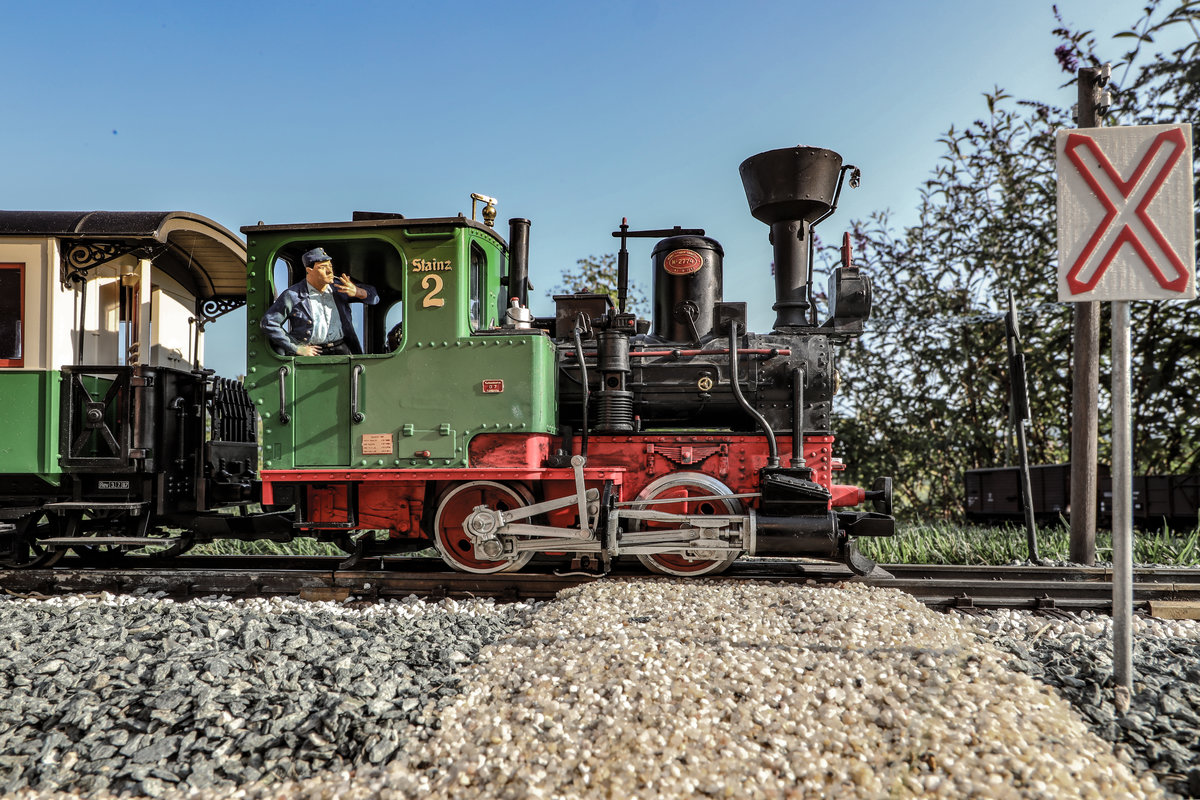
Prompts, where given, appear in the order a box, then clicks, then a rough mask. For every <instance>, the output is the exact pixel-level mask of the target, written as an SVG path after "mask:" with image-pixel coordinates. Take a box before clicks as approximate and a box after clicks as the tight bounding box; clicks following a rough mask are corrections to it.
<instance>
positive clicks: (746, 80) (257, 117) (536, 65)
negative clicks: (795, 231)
mask: <svg viewBox="0 0 1200 800" xmlns="http://www.w3.org/2000/svg"><path fill="white" fill-rule="evenodd" d="M1058 5H1059V8H1060V9H1061V10H1062V13H1063V16H1064V18H1065V19H1066V20H1067V22H1068V23H1070V24H1072V25H1074V26H1076V27H1080V28H1088V29H1093V30H1095V31H1097V33H1098V34H1100V38H1101V44H1102V47H1105V48H1107V50H1108V51H1109V52H1111V56H1112V58H1113V59H1114V60H1116V59H1117V57H1119V55H1120V53H1121V52H1122V51H1123V49H1124V48H1123V47H1122V46H1121V45H1120V43H1110V42H1109V39H1108V37H1109V36H1110V35H1111V34H1112V33H1115V32H1117V31H1119V30H1124V29H1125V28H1126V27H1128V26H1129V25H1131V24H1133V23H1134V22H1135V21H1136V20H1137V19H1138V18H1139V17H1140V16H1141V5H1142V4H1141V3H1139V2H1131V1H1130V0H1123V1H1122V2H1116V1H1115V0H1092V1H1091V2H1085V1H1084V0H1060V2H1059V4H1058ZM2 8H3V15H2V16H0V19H3V23H0V25H2V27H0V31H3V34H4V35H3V42H4V44H3V46H2V47H0V68H2V69H3V74H5V75H6V76H8V78H7V79H6V81H5V100H6V102H5V110H6V112H7V113H6V116H7V119H6V121H5V123H4V124H3V125H0V148H2V150H0V152H3V153H5V154H6V156H5V158H4V159H3V160H0V208H6V209H36V210H92V209H105V210H184V211H192V212H195V213H199V214H203V215H205V216H208V217H211V218H213V219H215V220H216V221H217V222H219V223H221V224H223V225H225V226H226V227H228V228H230V229H232V230H235V231H236V230H238V229H239V228H240V227H241V226H243V225H248V224H254V223H255V222H257V221H259V220H262V221H265V222H267V223H292V222H318V221H331V220H344V219H349V217H350V214H351V212H352V211H354V210H371V211H399V212H401V213H403V214H405V215H407V216H448V215H453V214H456V213H458V212H460V211H463V212H466V213H468V214H469V213H470V200H469V195H470V193H471V192H480V193H483V194H487V195H491V196H493V197H496V198H498V199H499V201H500V202H499V206H498V208H499V219H500V222H501V223H505V222H506V220H507V219H508V218H509V217H514V216H521V217H527V218H529V219H531V220H532V221H533V227H532V231H531V272H532V275H531V277H532V280H533V283H534V285H535V287H536V291H535V292H534V293H533V300H534V311H535V313H541V314H546V313H551V304H550V301H549V300H548V299H547V298H546V292H547V290H549V289H551V288H552V287H553V285H554V284H555V283H556V282H557V277H558V275H559V274H560V273H561V272H562V271H563V270H564V269H567V268H570V267H572V266H573V265H574V263H575V260H576V259H579V258H582V257H585V256H588V255H592V254H595V255H599V254H602V253H607V252H612V251H614V250H615V247H614V241H613V239H612V237H611V236H610V235H609V234H610V232H611V231H612V230H614V229H615V228H616V226H617V225H618V224H619V223H620V221H621V218H622V217H623V216H624V217H628V218H629V220H630V224H631V225H632V226H634V227H635V228H659V227H669V226H671V225H683V226H688V227H702V228H705V229H706V230H707V231H708V233H709V235H710V236H713V237H714V238H716V239H718V240H719V241H720V242H721V243H722V244H723V245H724V248H725V253H726V257H725V276H726V285H725V299H726V300H731V301H732V300H745V301H747V302H749V303H750V305H751V309H752V316H751V327H752V328H753V329H756V330H765V329H768V328H769V327H770V322H771V320H772V319H773V315H772V313H771V311H770V305H771V302H772V291H773V290H772V288H771V286H772V284H771V277H770V273H769V263H770V260H771V250H770V245H769V244H768V241H767V228H766V226H764V225H762V224H761V223H759V222H757V221H755V220H754V219H753V218H751V217H750V215H749V212H748V209H747V206H746V201H745V197H744V195H743V193H742V188H741V183H740V180H739V178H738V172H737V167H738V164H739V163H741V161H742V160H743V159H745V158H746V157H748V156H750V155H753V154H755V153H758V152H760V151H763V150H768V149H772V148H776V147H785V146H788V145H793V144H808V145H816V146H820V147H826V148H830V149H833V150H836V151H838V152H839V153H841V154H842V156H843V157H844V159H845V160H846V162H847V163H853V164H855V165H857V166H859V167H860V168H861V169H862V172H863V180H862V186H861V187H860V188H859V189H857V190H850V189H847V190H846V191H845V192H844V193H843V199H842V203H841V207H840V209H839V211H838V214H837V215H836V216H835V217H833V218H831V219H830V220H828V221H826V222H825V223H824V224H823V225H822V227H821V233H822V235H823V237H824V238H826V240H836V238H838V235H839V232H840V231H841V230H842V229H844V228H845V227H847V226H848V223H849V221H850V220H851V219H855V218H862V217H865V216H867V215H868V214H870V213H871V212H873V211H876V210H881V209H891V210H892V211H893V212H894V213H895V214H896V216H897V219H898V220H900V221H911V213H912V209H913V207H914V206H915V203H916V199H917V190H918V187H919V185H920V183H921V181H922V180H923V179H924V178H925V177H926V176H927V175H928V174H929V172H930V170H931V169H932V167H933V165H934V163H935V161H936V159H937V158H938V156H939V155H940V153H941V151H940V148H939V146H938V144H937V138H938V136H939V135H940V134H941V133H943V132H944V131H945V130H946V129H947V128H948V127H949V126H950V125H951V124H952V123H954V124H956V125H960V126H961V125H962V124H965V123H969V122H970V121H971V120H972V119H975V118H976V117H978V116H980V115H981V114H982V113H984V110H985V107H984V104H983V97H982V95H983V92H985V91H988V90H990V89H992V88H993V87H994V86H996V85H999V86H1002V87H1004V88H1005V89H1006V90H1007V91H1008V92H1009V93H1010V94H1013V95H1015V96H1017V97H1036V98H1038V99H1041V100H1044V101H1046V102H1050V103H1053V104H1057V105H1063V106H1066V105H1070V103H1071V102H1073V100H1074V89H1073V88H1067V89H1063V88H1059V87H1060V86H1061V84H1062V83H1063V82H1064V80H1065V77H1066V76H1064V75H1063V74H1062V73H1061V72H1059V70H1058V67H1057V64H1056V62H1055V60H1054V58H1053V55H1052V51H1053V48H1054V45H1055V44H1056V41H1055V39H1054V38H1053V37H1052V36H1051V35H1050V30H1051V28H1052V27H1054V19H1053V16H1052V14H1051V6H1050V3H1049V2H1045V1H1044V0H1009V2H1006V3H995V2H975V1H974V0H957V2H949V1H942V0H935V1H931V2H916V1H915V0H914V1H913V2H866V1H865V0H863V1H860V2H842V3H837V2H821V3H817V2H782V1H777V2H765V1H764V2H753V1H749V2H741V3H720V2H710V1H709V0H699V1H697V2H688V3H683V2H658V1H656V0H643V1H642V2H633V1H632V0H621V1H620V2H593V3H570V2H512V3H497V2H494V1H493V2H486V3H475V2H467V1H464V2H457V3H431V2H399V1H397V2H390V3H382V2H379V3H374V2H372V3H366V2H343V3H338V4H334V3H324V2H302V1H300V0H296V1H294V2H287V3H283V2H249V1H247V2H239V3H232V2H208V3H204V4H197V3H192V4H183V3H164V2H161V0H160V1H159V2H154V3H150V2H100V1H99V0H96V1H94V2H87V3H66V2H61V3H55V2H45V3H41V4H33V3H17V2H14V0H5V2H4V3H3V5H2ZM498 227H501V229H502V230H504V231H506V230H507V225H506V224H501V225H498ZM643 244H644V247H643V248H642V250H643V252H639V251H637V250H634V251H633V253H632V258H631V265H632V266H631V272H632V276H633V279H634V280H635V281H637V282H640V283H641V284H642V286H643V287H646V288H648V287H649V283H650V280H649V251H650V247H651V244H650V243H649V242H644V243H643ZM818 280H820V281H821V282H822V283H823V282H824V278H823V276H822V277H819V278H818ZM876 280H887V275H886V274H878V275H877V276H876ZM244 319H245V318H244V315H243V313H242V312H238V313H237V314H235V315H230V318H229V319H228V320H227V321H222V322H221V323H218V324H217V325H215V326H213V328H212V329H210V330H211V335H210V338H209V353H210V355H209V364H210V366H214V367H217V368H218V370H219V371H220V372H222V373H223V374H227V375H234V374H237V373H239V372H241V371H242V369H243V364H244V360H243V358H242V356H241V355H240V354H239V349H240V338H239V337H240V336H241V334H242V332H243V331H244V327H243V326H244V324H245V323H244Z"/></svg>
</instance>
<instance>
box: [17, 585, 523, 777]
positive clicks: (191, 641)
mask: <svg viewBox="0 0 1200 800" xmlns="http://www.w3.org/2000/svg"><path fill="white" fill-rule="evenodd" d="M531 610H532V607H531V606H529V605H526V604H511V605H495V604H493V603H491V602H490V601H471V602H456V601H453V600H446V601H442V602H440V603H425V602H422V601H419V600H417V599H416V598H409V599H406V600H404V601H394V602H387V603H381V604H375V605H370V606H364V607H362V608H354V607H351V606H350V605H346V604H334V603H305V602H300V601H294V600H254V601H238V602H226V601H213V600H208V601H192V602H173V601H171V600H167V599H162V598H136V597H113V596H111V595H103V596H101V597H98V598H80V597H68V598H55V599H52V600H46V601H31V600H22V599H7V598H6V599H3V600H0V791H3V792H4V793H11V792H14V791H17V790H20V789H25V788H29V789H35V790H39V791H50V790H65V791H70V792H73V793H81V794H85V795H86V794H92V793H100V792H104V793H112V794H121V793H132V794H138V795H146V796H149V797H160V796H163V795H165V794H168V793H169V792H171V791H172V790H174V789H183V790H207V791H212V792H225V791H229V790H231V789H233V788H234V787H235V786H237V785H240V784H244V783H249V782H253V781H257V780H260V779H267V780H282V779H288V778H305V777H308V776H311V775H316V774H322V773H328V772H330V771H337V770H339V769H345V768H348V767H351V766H354V765H371V764H381V763H384V762H385V761H387V760H388V758H389V756H391V755H392V754H393V753H395V752H396V751H397V749H399V748H401V747H402V746H403V745H404V744H405V742H406V741H408V740H409V739H410V738H412V737H414V736H419V735H420V734H421V732H422V731H426V730H428V729H430V728H431V727H433V726H435V725H436V718H437V713H436V712H437V709H438V708H439V707H441V706H443V705H445V704H446V703H448V702H449V701H450V700H451V699H452V698H453V697H454V696H456V695H457V694H458V693H459V692H460V686H459V678H458V677H457V673H458V672H459V671H460V670H461V669H463V668H464V667H465V666H467V665H469V664H470V663H472V661H473V660H474V659H475V657H476V655H477V654H478V652H479V650H480V649H481V648H482V647H483V646H484V645H486V644H489V643H491V642H493V641H495V640H496V639H497V638H499V637H501V636H504V635H505V634H507V633H509V632H510V631H512V630H514V629H515V628H517V627H519V626H521V625H522V621H523V619H524V618H525V616H526V615H527V614H528V613H529V612H530V611H531Z"/></svg>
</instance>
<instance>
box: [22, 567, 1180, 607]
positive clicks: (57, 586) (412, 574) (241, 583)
mask: <svg viewBox="0 0 1200 800" xmlns="http://www.w3.org/2000/svg"><path fill="white" fill-rule="evenodd" d="M63 563H64V564H65V565H66V566H65V567H60V568H57V569H48V570H0V592H3V593H6V594H9V595H17V596H26V597H45V596H51V595H63V594H85V595H97V594H100V593H102V592H109V593H112V594H129V593H138V594H158V593H162V594H163V595H165V596H169V597H173V598H178V599H187V598H197V597H211V596H219V597H230V598H247V597H299V598H302V599H307V600H336V601H347V600H350V599H355V600H362V601H376V600H387V599H396V598H402V597H407V596H409V595H417V596H418V597H424V598H434V599H440V598H449V597H454V598H466V597H494V598H496V599H498V600H501V601H511V600H549V599H552V598H554V597H555V596H556V595H557V594H558V592H560V591H562V590H563V589H567V588H570V587H572V586H577V585H579V584H581V583H585V582H587V581H591V580H596V579H598V578H599V577H600V576H597V575H594V574H590V573H586V572H566V573H559V574H555V573H553V572H548V571H547V572H536V571H530V572H518V573H511V574H505V573H498V574H492V575H475V574H469V573H459V572H449V571H446V569H445V567H444V565H443V564H442V563H441V561H440V560H438V559H427V558H405V559H371V560H369V561H368V563H367V565H363V566H359V567H357V568H355V569H351V570H341V569H338V564H339V563H341V560H340V559H338V558H336V557H308V558H289V559H281V558H278V557H272V556H254V557H246V556H239V557H183V558H179V559H176V560H175V561H174V562H171V564H170V566H167V565H166V564H164V563H157V564H156V563H155V562H153V561H152V560H150V559H140V558H129V559H126V562H125V563H124V564H122V565H121V566H119V567H115V568H114V567H109V568H103V569H91V568H83V567H78V566H77V563H76V564H72V563H71V562H70V561H65V562H63ZM532 566H533V568H534V569H536V568H537V566H538V565H537V564H536V562H535V564H534V565H532ZM1135 572H1136V574H1135V581H1136V582H1135V585H1134V601H1135V604H1136V605H1137V606H1138V607H1139V608H1140V609H1142V610H1145V608H1146V605H1147V604H1148V603H1149V602H1153V601H1164V600H1169V601H1190V602H1200V570H1198V569H1187V568H1178V567H1150V568H1143V569H1139V570H1136V571H1135ZM629 577H642V578H645V577H647V574H646V573H645V572H642V571H639V569H638V568H637V567H636V566H631V567H625V568H622V569H621V570H619V571H614V572H613V573H610V575H609V578H610V579H614V578H615V579H620V578H629ZM649 577H650V578H652V579H661V580H678V579H675V578H665V577H661V576H649ZM714 579H716V580H746V581H755V580H760V581H770V582H783V583H804V582H809V581H815V582H818V583H837V582H840V581H853V582H856V583H865V584H867V585H870V586H876V587H883V588H893V589H898V590H900V591H904V592H907V593H908V594H911V595H913V596H914V597H916V598H917V599H919V600H920V601H921V602H922V603H924V604H926V605H928V606H930V607H934V608H941V609H961V610H972V609H993V608H1024V609H1032V610H1042V611H1046V610H1060V611H1079V610H1092V611H1097V612H1102V613H1108V612H1110V611H1111V608H1112V571H1111V570H1109V569H1105V568H1066V567H956V566H947V567H937V566H935V567H930V566H913V565H889V566H887V567H886V572H885V573H879V574H874V575H871V576H867V577H865V578H861V577H857V576H854V575H853V574H852V573H851V572H850V571H849V570H848V569H846V568H845V567H844V566H841V565H838V564H828V563H823V562H814V561H804V560H798V559H745V560H742V561H738V562H736V563H735V564H734V565H733V567H732V568H731V569H730V570H729V572H727V573H726V574H725V575H724V576H721V577H719V578H714ZM701 580H710V579H701Z"/></svg>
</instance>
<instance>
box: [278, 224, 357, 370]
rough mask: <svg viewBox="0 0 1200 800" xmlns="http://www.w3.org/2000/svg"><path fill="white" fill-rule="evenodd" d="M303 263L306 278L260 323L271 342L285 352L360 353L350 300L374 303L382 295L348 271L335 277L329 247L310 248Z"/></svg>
mask: <svg viewBox="0 0 1200 800" xmlns="http://www.w3.org/2000/svg"><path fill="white" fill-rule="evenodd" d="M301 261H303V263H304V272H305V276H304V280H302V281H300V282H299V283H294V284H292V285H291V286H289V287H288V288H286V289H284V290H283V291H282V292H280V293H279V297H277V298H275V302H274V303H272V304H271V307H270V308H268V309H267V313H266V314H264V315H263V318H262V322H261V323H260V324H261V327H262V329H263V331H264V332H265V333H266V334H267V338H268V339H270V340H271V346H272V347H274V348H275V352H276V353H279V354H280V355H281V356H289V355H296V356H335V355H343V356H348V355H360V354H361V353H362V345H361V344H359V341H358V334H356V333H355V332H354V324H353V321H352V320H351V318H350V303H352V302H359V303H365V304H366V305H369V306H373V305H375V304H376V303H378V302H379V295H378V294H376V292H375V289H374V288H372V287H370V286H367V285H366V284H365V283H362V284H355V283H354V282H353V281H351V280H350V276H349V275H347V274H346V273H344V272H343V273H342V274H341V275H340V276H337V277H335V276H334V273H333V259H332V258H330V257H329V254H328V253H326V252H325V248H323V247H317V248H314V249H312V250H309V251H308V252H307V253H305V254H304V255H303V256H302V257H301ZM284 322H287V329H286V330H285V329H284Z"/></svg>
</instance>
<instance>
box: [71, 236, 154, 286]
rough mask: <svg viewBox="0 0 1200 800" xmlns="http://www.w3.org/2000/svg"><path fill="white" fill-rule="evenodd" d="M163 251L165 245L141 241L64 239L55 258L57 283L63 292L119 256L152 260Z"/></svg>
mask: <svg viewBox="0 0 1200 800" xmlns="http://www.w3.org/2000/svg"><path fill="white" fill-rule="evenodd" d="M166 250H167V245H165V244H157V243H155V244H147V243H146V242H145V241H144V240H135V241H132V242H131V241H126V240H121V239H115V240H114V239H101V240H97V239H94V238H91V237H89V238H86V239H83V238H81V239H65V238H64V239H63V246H62V247H61V248H60V253H61V255H60V256H59V280H60V281H61V282H62V285H63V288H70V286H71V284H72V283H77V282H79V281H82V280H85V279H86V278H87V274H88V272H89V271H90V270H92V269H94V268H96V267H98V266H100V265H101V264H107V263H108V262H109V261H114V260H116V259H118V258H120V257H121V256H126V255H131V254H132V255H134V256H137V257H138V258H147V259H150V260H153V259H154V257H155V256H157V255H159V254H160V253H163V252H165V251H166Z"/></svg>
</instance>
